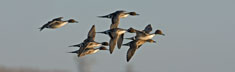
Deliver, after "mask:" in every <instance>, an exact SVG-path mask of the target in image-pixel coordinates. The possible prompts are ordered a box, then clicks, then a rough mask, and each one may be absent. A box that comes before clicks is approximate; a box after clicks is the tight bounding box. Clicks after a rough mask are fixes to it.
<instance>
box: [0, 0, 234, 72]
mask: <svg viewBox="0 0 235 72" xmlns="http://www.w3.org/2000/svg"><path fill="white" fill-rule="evenodd" d="M234 3H235V1H234V0H194V1H193V0H142V1H137V0H115V1H112V0H1V1H0V9H1V12H0V20H1V26H0V33H1V34H0V44H1V45H0V70H1V71H0V72H146V71H147V72H235V69H234V68H235V62H234V61H235V57H234V55H235V52H234V51H235V46H234V45H235V42H234V41H235V38H234V37H235V33H234V31H235V28H234V27H235V9H234V7H235V4H234ZM116 10H126V11H135V12H137V13H139V14H140V16H129V17H127V18H125V19H121V23H120V24H119V27H120V28H124V29H126V28H129V27H133V28H136V29H141V30H142V29H144V27H145V26H146V25H148V24H152V27H153V29H154V30H156V29H161V30H162V31H163V32H164V33H165V34H166V36H156V37H154V38H153V39H154V40H156V41H157V44H150V43H146V44H144V45H143V46H142V47H141V48H140V49H138V50H137V52H136V53H135V55H134V57H133V58H132V59H131V61H130V62H128V63H127V62H126V52H127V49H128V48H129V47H122V48H121V49H120V50H118V49H117V48H116V49H115V50H114V53H113V54H112V55H111V54H109V52H108V51H100V52H98V53H96V54H93V55H87V56H85V57H81V58H79V59H78V58H77V56H76V54H69V53H67V52H69V51H73V50H77V49H78V48H69V47H68V46H69V45H73V44H77V43H80V42H82V41H83V40H84V39H85V38H86V37H87V33H88V31H89V29H90V28H91V26H92V25H96V31H104V30H107V29H109V26H110V24H111V21H110V20H108V19H102V18H97V16H100V15H107V14H109V13H112V12H114V11H116ZM61 16H62V17H64V20H67V19H70V18H73V19H75V20H78V21H79V23H77V24H68V25H66V26H64V27H62V28H58V29H54V30H52V29H45V30H43V31H42V32H40V31H39V29H38V28H39V27H41V26H42V25H43V24H45V23H47V22H48V21H49V20H51V19H53V18H56V17H61ZM131 36H134V34H130V33H126V34H125V37H131ZM108 40H109V37H108V36H107V35H103V34H97V35H96V41H98V42H103V41H108ZM126 42H128V40H125V41H124V42H123V43H126Z"/></svg>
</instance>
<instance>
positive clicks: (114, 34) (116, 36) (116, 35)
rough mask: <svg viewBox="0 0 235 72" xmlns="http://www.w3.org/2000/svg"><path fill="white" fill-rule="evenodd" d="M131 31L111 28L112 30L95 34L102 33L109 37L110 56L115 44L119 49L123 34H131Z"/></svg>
mask: <svg viewBox="0 0 235 72" xmlns="http://www.w3.org/2000/svg"><path fill="white" fill-rule="evenodd" d="M132 31H133V30H130V29H121V28H113V29H109V30H106V31H103V32H97V33H103V34H106V35H109V37H110V40H109V51H110V54H112V53H113V50H114V48H115V46H116V44H117V46H118V48H119V49H120V48H121V46H122V42H123V37H124V33H125V32H132Z"/></svg>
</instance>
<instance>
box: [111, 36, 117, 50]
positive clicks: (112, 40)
mask: <svg viewBox="0 0 235 72" xmlns="http://www.w3.org/2000/svg"><path fill="white" fill-rule="evenodd" d="M117 39H118V36H114V37H113V38H111V39H110V40H109V51H110V54H112V53H113V50H114V48H115V46H116V44H117Z"/></svg>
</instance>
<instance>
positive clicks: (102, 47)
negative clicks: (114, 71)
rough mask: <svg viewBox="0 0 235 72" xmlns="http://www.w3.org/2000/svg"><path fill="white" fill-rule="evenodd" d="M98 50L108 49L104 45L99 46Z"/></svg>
mask: <svg viewBox="0 0 235 72" xmlns="http://www.w3.org/2000/svg"><path fill="white" fill-rule="evenodd" d="M99 49H100V50H108V49H107V48H106V47H104V46H101V47H100V48H99Z"/></svg>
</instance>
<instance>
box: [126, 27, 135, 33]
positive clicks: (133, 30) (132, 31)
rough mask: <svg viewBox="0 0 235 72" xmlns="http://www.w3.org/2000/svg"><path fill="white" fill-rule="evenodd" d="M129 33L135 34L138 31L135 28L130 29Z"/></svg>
mask: <svg viewBox="0 0 235 72" xmlns="http://www.w3.org/2000/svg"><path fill="white" fill-rule="evenodd" d="M127 32H130V33H134V32H136V30H135V29H134V28H132V27H130V28H129V29H127Z"/></svg>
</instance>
